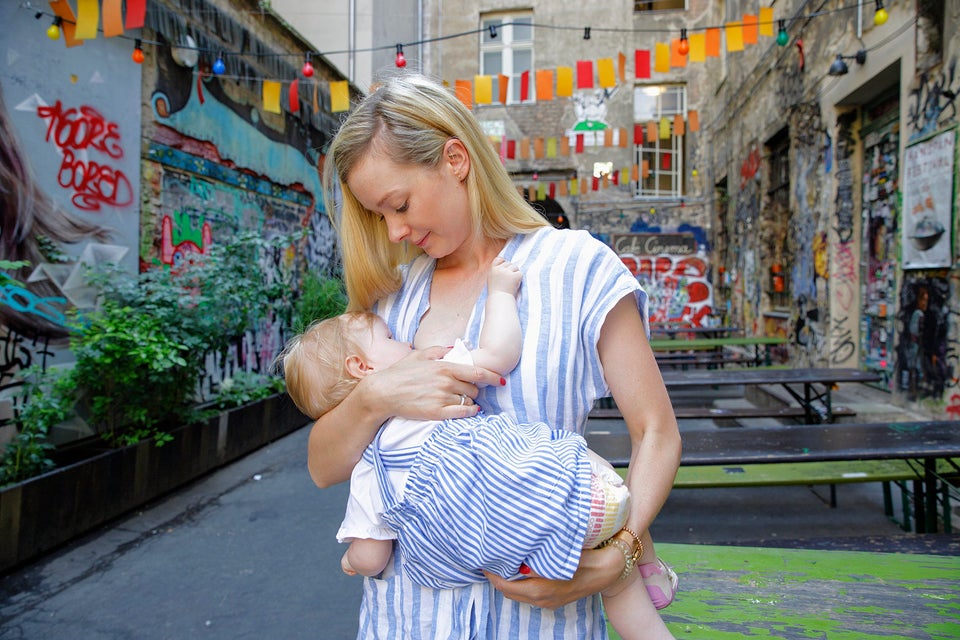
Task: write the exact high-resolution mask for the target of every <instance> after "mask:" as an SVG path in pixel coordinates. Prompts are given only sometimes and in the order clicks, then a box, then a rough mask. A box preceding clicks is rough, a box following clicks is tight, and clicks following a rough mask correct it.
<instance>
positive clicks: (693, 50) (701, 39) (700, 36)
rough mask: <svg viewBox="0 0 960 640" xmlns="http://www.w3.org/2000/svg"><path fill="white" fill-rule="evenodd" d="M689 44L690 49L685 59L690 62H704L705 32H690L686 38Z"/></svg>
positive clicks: (705, 58) (705, 56)
mask: <svg viewBox="0 0 960 640" xmlns="http://www.w3.org/2000/svg"><path fill="white" fill-rule="evenodd" d="M687 44H689V45H690V51H689V52H687V60H689V61H690V62H706V60H707V35H706V34H705V33H691V34H690V37H689V38H688V39H687Z"/></svg>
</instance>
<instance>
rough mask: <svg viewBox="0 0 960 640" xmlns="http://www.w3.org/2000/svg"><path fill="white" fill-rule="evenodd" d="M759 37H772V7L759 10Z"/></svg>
mask: <svg viewBox="0 0 960 640" xmlns="http://www.w3.org/2000/svg"><path fill="white" fill-rule="evenodd" d="M760 35H762V36H768V37H771V38H772V37H773V7H761V8H760Z"/></svg>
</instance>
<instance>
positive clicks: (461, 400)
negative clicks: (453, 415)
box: [460, 393, 467, 407]
mask: <svg viewBox="0 0 960 640" xmlns="http://www.w3.org/2000/svg"><path fill="white" fill-rule="evenodd" d="M466 401H467V396H465V395H463V394H462V393H461V394H460V406H461V407H462V406H463V405H464V403H465V402H466Z"/></svg>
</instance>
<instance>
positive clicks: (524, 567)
mask: <svg viewBox="0 0 960 640" xmlns="http://www.w3.org/2000/svg"><path fill="white" fill-rule="evenodd" d="M520 573H521V574H523V575H527V574H528V573H530V567H528V566H527V565H526V564H521V565H520Z"/></svg>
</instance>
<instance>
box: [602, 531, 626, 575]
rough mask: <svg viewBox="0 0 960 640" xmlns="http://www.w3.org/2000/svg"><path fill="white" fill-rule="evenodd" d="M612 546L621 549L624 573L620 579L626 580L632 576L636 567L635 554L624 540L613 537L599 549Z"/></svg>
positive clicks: (605, 541)
mask: <svg viewBox="0 0 960 640" xmlns="http://www.w3.org/2000/svg"><path fill="white" fill-rule="evenodd" d="M610 545H614V546H616V547H617V549H620V551H622V552H623V572H622V573H621V574H620V579H621V580H626V579H627V576H629V575H630V572H631V571H633V567H634V566H635V563H634V560H633V552H632V551H631V550H630V545H628V544H627V543H626V542H624V541H623V540H620V539H618V538H613V537H611V538H607V539H606V540H604V541H603V542H602V543H601V544H600V547H599V548H600V549H602V548H603V547H609V546H610Z"/></svg>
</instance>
